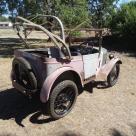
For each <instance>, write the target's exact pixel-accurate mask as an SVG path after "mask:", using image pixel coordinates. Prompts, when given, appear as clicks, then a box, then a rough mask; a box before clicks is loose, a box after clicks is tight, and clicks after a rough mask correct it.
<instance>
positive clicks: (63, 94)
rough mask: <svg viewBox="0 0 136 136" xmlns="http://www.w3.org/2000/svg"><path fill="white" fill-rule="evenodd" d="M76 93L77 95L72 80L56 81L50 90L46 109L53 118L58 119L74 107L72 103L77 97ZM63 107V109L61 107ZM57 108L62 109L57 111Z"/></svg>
mask: <svg viewBox="0 0 136 136" xmlns="http://www.w3.org/2000/svg"><path fill="white" fill-rule="evenodd" d="M69 89H70V90H69ZM77 95H78V89H77V86H76V84H75V83H74V82H73V81H71V80H64V81H62V82H60V83H58V84H57V85H56V86H55V87H54V89H53V90H52V92H51V94H50V98H49V101H48V110H49V114H50V116H51V117H52V118H53V119H59V118H62V117H64V116H66V115H67V114H68V113H69V112H70V111H71V110H72V108H73V107H74V104H75V102H76V99H77ZM64 101H65V103H64ZM66 102H67V103H66ZM57 104H59V105H57ZM65 104H66V105H65ZM64 107H65V110H64V109H62V108H64ZM57 109H58V110H63V111H57Z"/></svg>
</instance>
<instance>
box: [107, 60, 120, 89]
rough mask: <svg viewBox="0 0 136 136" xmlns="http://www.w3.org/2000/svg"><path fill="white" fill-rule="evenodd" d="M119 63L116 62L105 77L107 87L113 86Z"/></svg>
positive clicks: (116, 78)
mask: <svg viewBox="0 0 136 136" xmlns="http://www.w3.org/2000/svg"><path fill="white" fill-rule="evenodd" d="M119 74H120V64H118V63H116V64H115V65H114V67H113V68H112V70H111V72H110V73H109V75H108V77H107V83H108V86H109V87H112V86H114V85H115V84H116V83H117V81H118V78H119Z"/></svg>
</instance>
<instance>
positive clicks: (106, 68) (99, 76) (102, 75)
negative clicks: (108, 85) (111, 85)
mask: <svg viewBox="0 0 136 136" xmlns="http://www.w3.org/2000/svg"><path fill="white" fill-rule="evenodd" d="M116 63H122V62H121V60H120V59H119V58H117V57H116V58H113V59H111V60H110V61H109V62H108V63H106V64H105V65H103V66H102V67H100V68H99V69H98V70H97V73H96V80H97V81H106V80H107V76H108V75H109V73H110V71H111V70H112V68H113V67H114V65H115V64H116Z"/></svg>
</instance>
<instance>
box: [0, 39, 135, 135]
mask: <svg viewBox="0 0 136 136" xmlns="http://www.w3.org/2000/svg"><path fill="white" fill-rule="evenodd" d="M0 38H3V37H0ZM2 47H3V46H0V48H2ZM2 53H3V50H0V55H1V57H0V136H136V57H135V56H134V55H133V54H130V53H119V52H116V54H117V55H118V56H119V57H120V58H121V59H122V61H123V64H122V65H121V73H120V78H119V81H118V83H117V84H116V85H115V86H114V87H112V88H97V87H95V86H94V87H93V88H92V87H91V84H90V85H88V87H86V89H85V91H84V92H83V93H82V94H81V95H80V96H79V97H78V99H77V102H76V105H75V107H74V109H73V110H72V112H71V113H70V114H69V115H68V116H66V117H65V118H62V119H60V120H57V121H53V120H52V119H50V118H49V117H48V116H44V115H42V114H41V112H40V104H39V102H37V101H36V100H35V99H33V100H28V99H27V98H25V97H24V96H23V95H21V94H20V93H18V92H17V91H16V90H15V89H14V88H12V86H11V81H10V70H11V62H12V58H10V57H9V56H8V57H5V56H4V57H3V56H2Z"/></svg>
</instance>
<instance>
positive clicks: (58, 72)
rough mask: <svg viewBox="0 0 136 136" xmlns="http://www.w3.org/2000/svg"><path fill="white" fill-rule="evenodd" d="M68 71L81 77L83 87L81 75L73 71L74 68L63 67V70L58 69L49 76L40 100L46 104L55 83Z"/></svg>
mask: <svg viewBox="0 0 136 136" xmlns="http://www.w3.org/2000/svg"><path fill="white" fill-rule="evenodd" d="M66 71H73V72H76V74H78V75H79V77H80V81H81V84H82V85H83V82H82V77H81V75H80V74H79V73H78V72H77V71H75V70H73V68H71V67H63V68H60V69H57V70H56V71H55V72H53V73H52V74H51V75H50V76H48V77H47V78H46V79H45V81H44V83H43V86H42V89H41V92H40V100H41V102H43V103H46V102H47V101H48V99H49V96H50V92H51V89H52V87H53V85H54V83H55V81H56V80H57V79H58V78H59V76H60V75H61V74H63V73H64V72H66Z"/></svg>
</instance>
